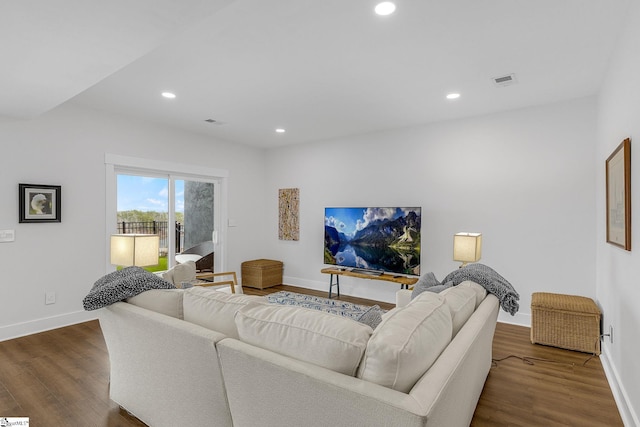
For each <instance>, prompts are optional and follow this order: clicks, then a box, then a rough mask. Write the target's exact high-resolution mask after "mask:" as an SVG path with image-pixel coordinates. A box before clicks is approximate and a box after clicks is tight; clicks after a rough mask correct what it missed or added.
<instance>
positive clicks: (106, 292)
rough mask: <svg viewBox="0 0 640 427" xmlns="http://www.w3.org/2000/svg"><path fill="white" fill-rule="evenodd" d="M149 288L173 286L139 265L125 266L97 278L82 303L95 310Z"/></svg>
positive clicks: (85, 306) (173, 287) (86, 307)
mask: <svg viewBox="0 0 640 427" xmlns="http://www.w3.org/2000/svg"><path fill="white" fill-rule="evenodd" d="M149 289H175V286H173V283H169V282H167V281H166V280H164V279H163V278H162V277H159V276H156V275H155V274H153V273H149V272H148V271H146V270H143V269H142V268H140V267H126V268H123V269H122V270H117V271H114V272H112V273H109V274H107V275H106V276H103V277H101V278H100V279H98V280H97V281H96V282H95V283H94V284H93V287H92V288H91V290H90V291H89V293H88V294H87V296H86V297H84V299H83V300H82V305H83V307H84V309H85V310H87V311H90V310H97V309H99V308H102V307H106V306H108V305H111V304H113V303H114V302H118V301H124V300H125V299H127V298H131V297H134V296H136V295H138V294H141V293H142V292H144V291H148V290H149Z"/></svg>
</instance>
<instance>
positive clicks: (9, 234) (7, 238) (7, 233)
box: [0, 230, 16, 242]
mask: <svg viewBox="0 0 640 427" xmlns="http://www.w3.org/2000/svg"><path fill="white" fill-rule="evenodd" d="M14 240H16V231H15V230H0V242H13V241H14Z"/></svg>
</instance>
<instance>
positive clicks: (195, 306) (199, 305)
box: [183, 286, 266, 338]
mask: <svg viewBox="0 0 640 427" xmlns="http://www.w3.org/2000/svg"><path fill="white" fill-rule="evenodd" d="M251 301H264V302H265V303H266V301H265V300H264V299H263V298H262V297H259V296H254V295H238V294H227V293H224V292H218V291H216V290H214V289H207V288H205V287H200V286H194V287H193V288H189V289H187V290H185V291H184V301H183V304H184V320H186V321H187V322H191V323H195V324H196V325H200V326H204V327H205V328H209V329H213V330H214V331H218V332H221V333H223V334H225V335H227V336H229V337H233V338H238V330H237V329H236V324H235V321H234V316H235V314H236V311H238V310H239V309H240V308H242V307H244V306H245V305H247V304H248V303H249V302H251Z"/></svg>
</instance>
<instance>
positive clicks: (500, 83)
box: [492, 73, 517, 87]
mask: <svg viewBox="0 0 640 427" xmlns="http://www.w3.org/2000/svg"><path fill="white" fill-rule="evenodd" d="M492 80H493V84H495V85H496V86H497V87H504V86H511V85H513V84H516V82H517V80H516V75H515V74H513V73H511V74H506V75H504V76H500V77H494V78H493V79H492Z"/></svg>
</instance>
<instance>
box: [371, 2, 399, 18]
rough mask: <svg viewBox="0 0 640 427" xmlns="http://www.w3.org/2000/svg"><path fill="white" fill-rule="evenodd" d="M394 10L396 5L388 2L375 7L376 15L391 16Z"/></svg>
mask: <svg viewBox="0 0 640 427" xmlns="http://www.w3.org/2000/svg"><path fill="white" fill-rule="evenodd" d="M395 10H396V5H395V4H394V3H392V2H390V1H383V2H382V3H378V4H377V5H376V8H375V11H376V13H377V14H378V15H382V16H386V15H391V14H392V13H393V12H395Z"/></svg>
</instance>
